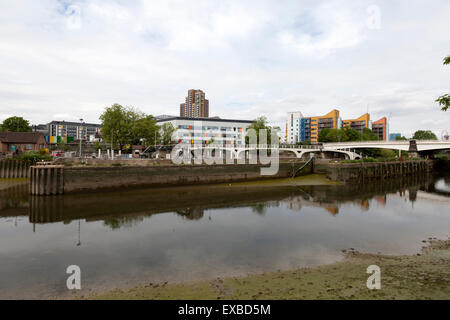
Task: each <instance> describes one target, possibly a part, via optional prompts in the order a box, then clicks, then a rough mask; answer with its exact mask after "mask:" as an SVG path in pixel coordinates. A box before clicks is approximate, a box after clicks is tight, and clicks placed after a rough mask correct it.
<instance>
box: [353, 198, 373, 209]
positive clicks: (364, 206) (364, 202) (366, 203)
mask: <svg viewBox="0 0 450 320" xmlns="http://www.w3.org/2000/svg"><path fill="white" fill-rule="evenodd" d="M355 203H356V204H358V205H359V206H360V207H361V209H363V210H364V211H369V209H370V203H369V200H368V199H363V200H356V201H355Z"/></svg>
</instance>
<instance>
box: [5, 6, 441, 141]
mask: <svg viewBox="0 0 450 320" xmlns="http://www.w3.org/2000/svg"><path fill="white" fill-rule="evenodd" d="M377 8H378V9H379V10H378V11H377V10H376V9H377ZM449 10H450V4H449V3H448V2H447V1H444V0H436V1H433V3H425V2H422V1H413V2H408V3H402V2H392V1H387V0H386V1H381V0H378V1H375V2H374V1H372V0H363V1H358V2H356V1H344V0H338V1H333V2H328V1H309V0H303V1H283V2H282V3H280V2H278V1H270V0H260V1H256V0H249V1H245V2H242V1H220V2H216V1H207V0H204V1H180V0H168V1H163V2H161V1H143V0H127V1H125V0H108V1H107V0H90V1H87V0H73V1H70V0H64V1H63V0H59V1H57V0H41V1H27V0H3V1H1V2H0V38H1V39H2V40H1V42H0V69H1V70H2V72H1V73H0V120H2V118H5V117H6V116H8V115H16V114H17V115H20V116H24V117H25V118H27V119H29V120H30V121H31V122H32V123H45V122H49V121H51V120H54V118H55V117H57V116H58V117H66V118H67V119H66V120H70V119H79V118H83V119H85V120H86V121H89V122H98V121H99V120H98V117H99V115H100V114H101V112H102V111H103V109H104V108H105V107H107V106H109V105H111V104H113V103H116V102H117V103H121V104H124V105H134V106H135V107H137V108H140V109H141V110H142V111H144V112H147V113H151V114H154V115H158V114H178V112H179V110H178V107H179V104H180V103H181V102H182V101H183V100H184V97H185V95H186V91H187V90H188V89H190V88H199V89H203V90H204V91H206V94H207V96H208V98H209V99H210V109H211V113H212V115H217V116H221V117H224V118H246V119H253V118H256V117H258V116H261V115H264V116H267V117H268V119H269V120H270V121H271V122H273V123H276V124H278V125H281V124H282V123H283V122H284V121H285V118H286V113H287V112H289V111H302V112H303V113H304V114H306V115H320V114H325V113H327V112H328V111H329V110H330V109H332V108H338V109H339V110H341V115H342V117H343V118H353V117H357V116H359V115H361V114H362V113H365V112H366V111H367V109H369V110H370V112H371V113H372V117H373V118H381V117H382V116H389V115H390V119H391V131H398V132H402V133H404V134H408V133H410V132H413V131H414V130H416V129H431V130H434V131H435V132H436V133H439V132H440V130H442V129H447V130H448V129H450V128H449V126H448V124H449V122H448V119H449V118H448V117H449V114H448V113H442V112H441V111H440V110H439V107H438V106H437V104H436V103H435V102H434V100H435V99H436V97H437V96H439V95H441V94H443V93H446V92H449V91H450V89H449V86H448V84H449V83H450V68H449V67H448V66H447V67H445V66H443V65H442V58H443V57H444V56H445V55H448V54H450V51H449V50H448V48H449V47H450V39H449V38H448V37H446V35H445V32H442V30H447V29H449V28H450V21H449V20H448V17H447V12H449ZM374 14H375V16H374Z"/></svg>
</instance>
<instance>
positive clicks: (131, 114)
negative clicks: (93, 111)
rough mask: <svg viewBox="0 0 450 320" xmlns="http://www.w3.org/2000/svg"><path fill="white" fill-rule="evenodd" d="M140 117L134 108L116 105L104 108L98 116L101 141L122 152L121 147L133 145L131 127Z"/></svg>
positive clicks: (133, 132) (133, 131)
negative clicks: (100, 123)
mask: <svg viewBox="0 0 450 320" xmlns="http://www.w3.org/2000/svg"><path fill="white" fill-rule="evenodd" d="M140 117H142V115H141V114H140V113H139V112H137V111H136V110H135V109H134V108H132V107H123V106H121V105H120V104H117V103H116V104H113V105H112V106H111V107H108V108H106V109H105V111H104V112H103V114H102V115H101V116H100V120H101V121H102V137H103V139H104V140H105V141H107V142H108V143H112V144H113V147H115V146H119V149H120V150H122V148H123V146H125V145H127V144H132V143H133V134H135V133H136V131H135V130H133V127H134V126H135V124H136V121H137V120H138V119H139V118H140Z"/></svg>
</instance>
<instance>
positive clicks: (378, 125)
mask: <svg viewBox="0 0 450 320" xmlns="http://www.w3.org/2000/svg"><path fill="white" fill-rule="evenodd" d="M372 131H373V133H375V134H376V135H377V136H378V138H379V139H380V140H382V141H386V140H387V138H388V137H389V130H388V121H387V119H386V117H383V118H381V119H380V120H378V121H375V122H374V123H372Z"/></svg>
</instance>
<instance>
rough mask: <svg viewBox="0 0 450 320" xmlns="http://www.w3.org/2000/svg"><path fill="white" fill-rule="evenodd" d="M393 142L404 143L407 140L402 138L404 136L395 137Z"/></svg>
mask: <svg viewBox="0 0 450 320" xmlns="http://www.w3.org/2000/svg"><path fill="white" fill-rule="evenodd" d="M395 140H396V141H406V140H408V139H406V137H404V136H401V137H395Z"/></svg>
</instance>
